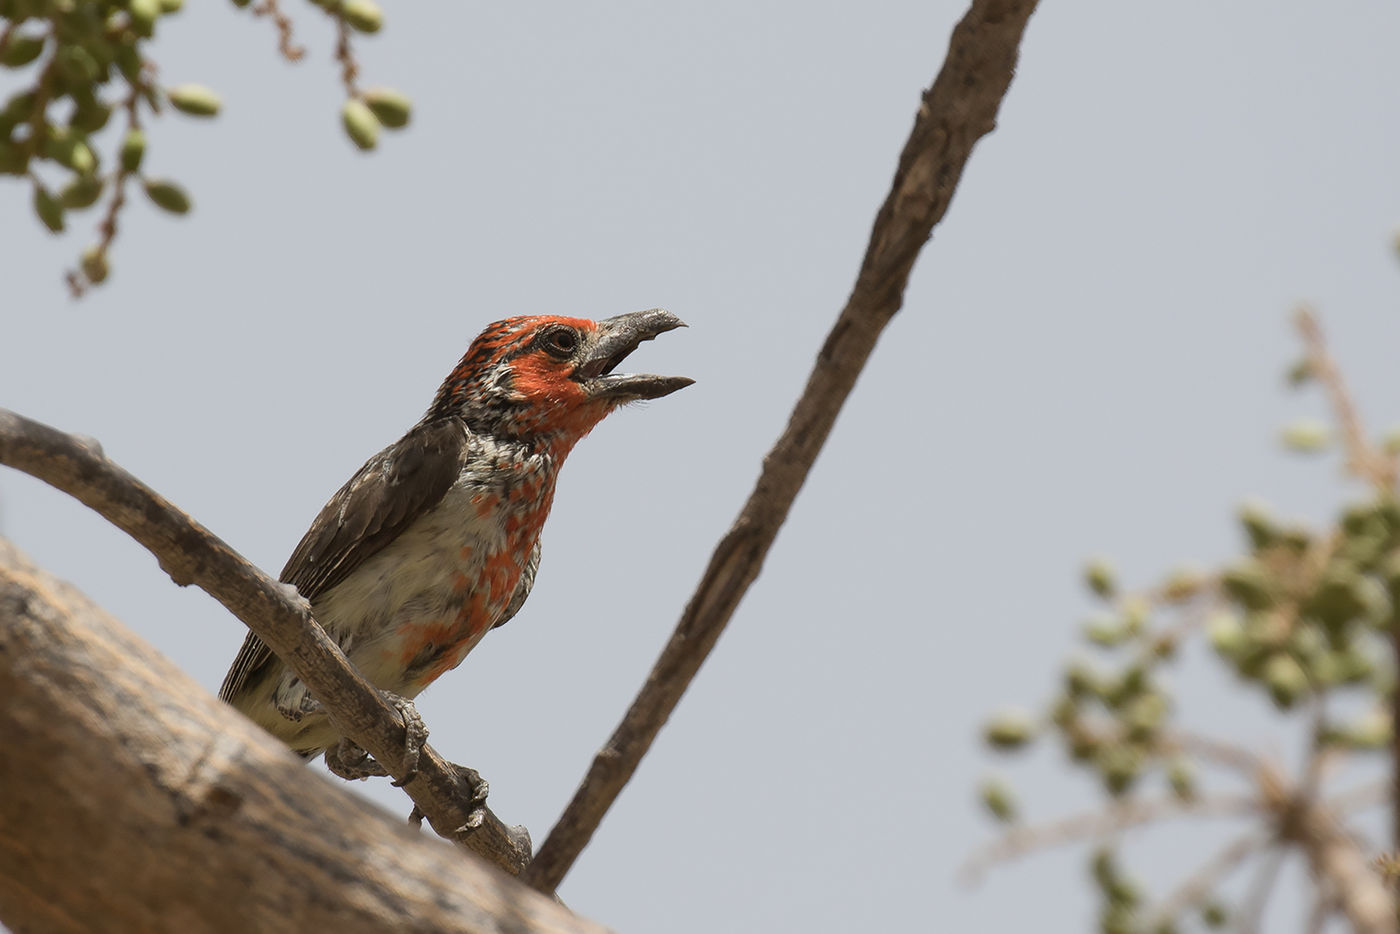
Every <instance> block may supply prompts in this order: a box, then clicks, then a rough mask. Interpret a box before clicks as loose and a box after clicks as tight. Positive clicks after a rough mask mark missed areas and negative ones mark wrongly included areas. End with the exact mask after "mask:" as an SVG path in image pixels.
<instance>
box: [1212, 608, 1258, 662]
mask: <svg viewBox="0 0 1400 934" xmlns="http://www.w3.org/2000/svg"><path fill="white" fill-rule="evenodd" d="M1206 636H1207V638H1209V639H1210V644H1211V647H1212V648H1214V649H1215V651H1216V652H1217V653H1218V654H1220V655H1222V656H1224V657H1225V658H1226V659H1229V660H1231V661H1233V660H1234V659H1236V658H1238V657H1239V656H1240V655H1242V654H1243V653H1244V650H1245V648H1246V646H1247V644H1248V642H1249V638H1248V637H1247V636H1246V635H1245V631H1244V626H1243V625H1241V623H1240V619H1239V617H1238V616H1236V615H1235V614H1233V613H1225V612H1220V613H1213V614H1211V616H1210V618H1209V619H1207V620H1206Z"/></svg>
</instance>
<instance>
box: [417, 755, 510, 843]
mask: <svg viewBox="0 0 1400 934" xmlns="http://www.w3.org/2000/svg"><path fill="white" fill-rule="evenodd" d="M447 767H448V769H450V770H451V772H452V775H453V777H454V778H455V779H456V780H457V785H458V791H459V794H460V795H461V799H462V800H463V801H464V802H465V804H466V806H467V819H466V820H465V821H463V822H462V826H460V827H458V828H456V829H455V830H453V834H454V835H456V836H459V837H464V836H466V835H467V834H469V833H471V832H472V831H473V830H476V829H477V828H478V827H480V826H481V825H482V824H484V823H485V822H486V796H487V795H489V794H490V793H491V785H490V784H489V783H488V782H487V781H486V779H484V778H482V777H481V773H480V772H478V771H477V770H476V769H469V768H467V767H466V766H465V765H457V764H456V763H455V762H449V763H447ZM424 816H425V815H424V814H423V812H422V811H421V810H420V809H419V808H418V806H417V805H416V804H415V805H414V806H413V811H412V812H411V813H410V814H409V815H408V820H409V823H411V824H413V825H414V826H416V827H421V826H423V818H424Z"/></svg>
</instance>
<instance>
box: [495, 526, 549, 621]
mask: <svg viewBox="0 0 1400 934" xmlns="http://www.w3.org/2000/svg"><path fill="white" fill-rule="evenodd" d="M539 569H540V543H539V542H535V548H534V550H533V551H531V552H530V560H529V561H526V562H525V570H524V571H522V572H521V574H520V583H518V584H516V585H515V593H513V594H511V595H510V603H508V604H506V611H505V612H504V613H502V614H501V618H500V619H498V620H496V625H494V626H492V627H491V628H492V629H500V628H501V627H502V626H504V625H505V624H506V623H508V622H510V620H511V617H513V616H515V614H516V613H519V612H520V608H521V607H522V606H524V605H525V598H526V597H528V596H530V588H532V587H534V586H535V574H536V573H537V572H538V571H539Z"/></svg>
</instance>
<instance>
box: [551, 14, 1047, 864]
mask: <svg viewBox="0 0 1400 934" xmlns="http://www.w3.org/2000/svg"><path fill="white" fill-rule="evenodd" d="M1035 6H1036V3H1035V0H973V3H972V5H971V8H970V9H969V10H968V12H967V14H966V15H965V16H964V17H963V19H962V21H961V22H960V23H958V25H957V27H956V28H955V29H954V31H953V36H952V41H951V42H950V44H949V48H948V55H947V58H946V60H945V61H944V64H943V68H942V70H941V71H940V72H939V75H938V78H937V79H936V80H935V81H934V83H933V87H931V88H930V89H929V90H928V91H926V92H925V93H924V96H923V102H922V104H921V106H920V107H919V113H918V117H917V119H916V120H915V122H914V129H913V131H912V132H911V133H910V136H909V140H908V142H907V143H906V144H905V147H904V152H903V153H902V154H901V156H900V159H899V167H898V169H897V170H896V172H895V177H894V184H893V187H892V188H891V190H890V193H889V196H888V197H887V198H886V199H885V203H884V205H883V206H882V207H881V208H880V212H879V214H878V215H877V216H876V219H875V225H874V229H873V230H872V231H871V234H870V243H869V246H868V247H867V249H866V253H865V259H864V261H863V262H862V264H861V268H860V274H859V276H858V277H857V279H856V284H855V288H854V290H853V291H852V293H851V296H850V298H849V299H848V300H847V302H846V307H845V308H844V309H843V310H842V312H841V315H840V317H839V318H838V319H837V321H836V324H835V326H834V327H833V328H832V330H831V333H830V334H829V335H828V336H827V339H826V343H825V344H824V345H823V347H822V349H821V351H820V353H819V354H818V356H817V362H816V366H815V367H814V368H813V370H812V374H811V376H810V377H809V379H808V381H807V386H806V389H805V390H803V393H802V396H801V398H800V399H798V401H797V405H796V407H795V408H794V409H793V412H792V416H791V418H790V419H789V421H788V425H787V429H786V430H785V431H784V432H783V435H782V436H781V437H780V438H779V439H778V441H777V443H776V444H775V445H774V446H773V449H772V450H771V451H770V452H769V453H768V456H767V457H766V458H764V461H763V472H762V474H761V475H760V477H759V479H758V483H757V485H756V486H755V487H754V491H753V493H752V494H751V495H750V496H749V499H748V502H746V503H745V504H744V507H743V509H742V510H741V511H740V513H739V516H738V518H737V519H736V520H735V522H734V525H733V527H732V528H731V529H730V531H729V532H728V533H727V534H726V535H725V536H724V538H723V539H721V540H720V542H719V544H718V545H717V546H716V547H715V550H714V554H713V555H712V556H711V558H710V563H709V566H708V567H707V568H706V569H705V572H704V575H703V576H702V577H701V579H700V583H699V585H698V587H697V588H696V591H695V594H694V595H693V596H692V597H691V599H690V602H689V603H688V604H687V606H686V608H685V611H684V612H683V613H682V615H681V619H680V622H679V623H678V624H677V626H676V629H675V632H674V634H673V635H672V636H671V640H670V642H669V643H668V644H667V645H666V647H665V649H663V650H662V653H661V656H660V658H658V659H657V661H656V664H655V666H654V667H653V668H652V670H651V673H650V674H649V675H648V676H647V680H646V683H645V685H643V687H642V689H641V692H640V693H639V694H638V695H637V697H636V699H635V700H634V701H633V703H632V706H631V708H630V709H628V711H627V713H626V715H625V716H624V717H623V720H622V722H621V723H620V724H619V725H618V727H617V729H616V730H615V731H614V732H613V734H612V737H611V738H610V739H609V740H608V742H607V745H605V746H604V747H603V749H602V750H601V751H599V753H598V754H597V756H596V757H595V758H594V760H593V763H592V765H591V766H590V768H589V770H588V774H587V775H586V776H585V777H584V779H583V782H582V784H581V785H580V786H579V788H578V791H577V792H576V793H575V794H574V797H573V800H572V801H570V802H569V805H568V807H567V808H566V809H565V811H564V814H563V816H562V817H561V818H560V819H559V822H558V823H557V824H556V825H555V827H554V829H553V831H551V833H550V835H549V838H548V839H547V840H546V841H545V843H544V845H543V846H542V847H541V848H540V851H539V853H538V855H536V857H535V860H534V861H533V862H532V863H531V864H530V867H529V868H528V869H527V870H526V873H525V879H526V881H527V882H529V883H530V884H531V885H533V886H534V887H535V888H536V889H538V890H540V891H545V892H548V891H553V890H554V889H555V888H557V887H558V885H559V883H560V881H562V880H563V878H564V876H565V875H566V874H567V873H568V871H569V869H570V868H571V867H572V866H573V864H574V861H575V860H576V859H577V858H578V856H579V854H580V853H581V852H582V851H583V848H584V847H585V846H586V845H587V844H588V841H589V839H591V838H592V836H593V833H594V831H595V830H596V829H597V828H598V824H599V823H600V822H601V821H602V819H603V815H604V814H606V813H607V811H608V808H609V807H611V805H612V803H613V801H614V800H616V798H617V796H618V794H619V793H621V791H622V788H623V786H625V785H626V784H627V781H628V779H630V778H631V776H632V773H633V772H634V771H635V770H636V768H637V765H638V763H639V762H640V761H641V759H642V757H643V756H644V755H645V754H646V752H647V750H648V749H650V748H651V744H652V741H653V740H654V739H655V738H656V735H657V733H659V732H660V730H661V727H662V725H664V724H665V722H666V720H667V718H669V717H670V715H671V712H672V711H673V710H674V709H675V707H676V704H677V703H679V702H680V698H681V695H682V694H684V693H685V690H686V688H687V686H689V684H690V682H691V680H692V679H693V678H694V677H695V674H696V672H698V671H699V669H700V666H701V664H702V663H703V662H704V660H705V658H706V657H707V656H708V655H709V653H710V651H711V649H713V648H714V645H715V642H716V640H718V638H719V636H720V633H721V632H723V631H724V627H725V625H726V624H727V623H728V622H729V619H730V617H731V616H732V615H733V614H734V611H735V609H736V608H737V607H738V605H739V601H740V600H741V599H743V596H744V594H745V592H747V590H748V588H749V585H750V584H752V583H753V581H754V579H755V578H757V577H758V573H759V570H760V568H761V567H762V565H763V560H764V557H765V556H766V555H767V553H768V549H769V548H770V547H771V546H772V544H773V540H774V538H775V537H776V536H777V534H778V529H779V528H780V527H781V526H782V524H783V521H784V520H785V519H786V518H787V514H788V510H789V509H790V508H791V507H792V503H793V500H794V498H795V497H796V496H797V492H798V490H799V489H801V487H802V484H803V482H804V481H805V480H806V478H807V473H808V471H809V470H810V469H811V467H812V464H813V462H814V461H815V460H816V457H817V453H818V452H819V451H820V450H821V448H822V445H823V444H824V443H825V442H826V438H827V435H828V434H829V433H830V432H831V427H832V425H833V424H834V423H835V421H836V416H837V414H838V413H839V412H840V410H841V406H842V404H843V403H844V402H845V400H846V397H847V396H848V395H850V392H851V389H852V388H853V387H854V386H855V382H856V378H857V377H858V376H859V375H860V372H861V370H862V369H863V368H864V366H865V362H866V360H867V359H868V358H869V356H870V353H871V351H872V350H874V348H875V342H876V340H877V339H878V338H879V336H880V332H881V331H882V330H883V329H884V327H885V325H886V324H888V323H889V321H890V319H891V318H892V317H893V316H894V314H895V312H897V311H898V310H899V308H900V306H901V305H902V304H903V301H904V289H905V285H906V284H907V282H908V280H909V273H910V270H911V269H912V268H913V266H914V261H915V260H916V259H917V258H918V255H919V251H920V250H921V249H922V248H923V245H924V243H925V242H926V241H927V240H928V238H929V236H930V234H931V233H932V231H933V227H934V225H935V224H936V223H938V221H939V220H941V219H942V217H943V215H944V213H945V212H946V211H947V210H948V205H949V202H950V201H951V200H952V197H953V191H954V189H955V188H956V187H957V183H958V180H959V178H961V176H962V172H963V168H964V166H966V164H967V160H968V157H969V156H970V155H971V153H972V148H973V146H974V145H975V144H976V143H977V141H978V140H979V139H981V138H982V137H983V136H985V135H986V134H987V133H990V132H991V131H992V129H993V128H994V127H995V125H996V116H997V110H998V108H999V107H1000V106H1001V101H1002V98H1003V97H1004V96H1005V95H1006V91H1007V89H1008V88H1009V87H1010V84H1011V77H1012V74H1013V73H1014V71H1015V67H1016V58H1017V51H1018V47H1019V45H1020V41H1021V36H1022V34H1023V32H1024V31H1025V26H1026V22H1027V20H1028V19H1029V18H1030V15H1031V13H1032V11H1034V9H1035Z"/></svg>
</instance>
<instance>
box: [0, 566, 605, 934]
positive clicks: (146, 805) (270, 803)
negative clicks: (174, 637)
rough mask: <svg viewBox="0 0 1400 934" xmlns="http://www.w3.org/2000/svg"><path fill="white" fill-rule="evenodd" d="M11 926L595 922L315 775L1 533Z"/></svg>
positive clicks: (406, 926) (0, 799) (0, 849)
mask: <svg viewBox="0 0 1400 934" xmlns="http://www.w3.org/2000/svg"><path fill="white" fill-rule="evenodd" d="M0 921H3V922H4V923H5V924H6V925H8V926H9V927H10V928H11V929H13V930H14V931H16V932H17V934H23V932H29V931H44V932H49V931H74V932H79V931H81V932H87V931H97V930H101V931H143V932H146V931H152V932H155V931H180V932H204V931H238V932H246V931H259V932H279V931H297V932H302V931H308V930H333V931H335V932H336V934H349V932H354V931H374V932H383V931H386V930H393V931H502V932H503V931H512V932H520V931H555V932H585V931H587V932H595V931H601V930H602V929H601V928H599V927H597V926H596V925H593V924H592V923H590V922H586V921H583V920H580V919H578V918H576V917H574V916H573V915H571V914H570V913H569V912H568V911H567V910H566V909H564V908H563V907H562V906H560V905H558V904H556V903H554V902H553V901H551V900H549V899H547V898H544V897H542V896H540V895H537V894H536V893H534V892H532V891H530V890H528V889H527V888H526V887H524V886H523V885H521V884H519V883H518V882H516V881H515V880H514V879H512V878H510V877H508V876H506V875H504V874H502V873H500V872H498V871H497V870H495V869H494V868H491V867H489V866H487V865H485V864H484V863H482V862H480V861H479V860H478V859H476V858H474V857H471V856H468V855H467V854H464V853H463V852H461V851H460V850H457V849H454V848H453V847H451V846H450V845H448V844H446V843H442V842H439V841H437V840H436V839H433V838H430V837H427V836H425V835H424V834H422V833H421V832H419V831H418V830H416V829H414V828H412V827H411V826H409V825H408V824H407V823H405V822H404V821H403V820H402V819H400V818H396V817H394V816H393V815H390V814H388V813H387V812H385V811H383V810H381V809H379V808H377V807H375V806H374V805H372V804H370V803H368V802H366V801H363V800H361V799H359V798H358V797H356V796H354V795H352V794H350V793H348V792H347V791H346V790H344V789H341V788H337V787H335V786H334V785H332V784H331V783H330V782H329V781H327V780H325V779H323V778H322V777H321V776H320V775H319V774H317V773H314V772H312V771H310V770H308V769H307V768H306V767H305V766H304V765H303V764H302V763H301V761H300V760H298V759H297V758H296V757H295V756H294V755H293V754H292V753H291V752H289V751H288V750H287V749H285V748H283V747H282V746H281V745H280V744H278V743H277V742H276V741H274V740H273V739H272V738H271V737H268V736H266V735H265V734H264V733H263V732H262V731H261V730H259V729H258V728H257V727H255V726H254V725H253V724H252V723H250V722H248V721H247V720H245V719H243V718H242V717H241V716H239V715H238V714H237V713H235V712H234V711H233V710H232V709H230V708H228V707H226V706H224V705H223V704H221V703H220V702H219V701H218V700H216V699H215V698H214V697H213V696H212V695H210V694H209V693H207V692H206V691H205V690H204V689H203V688H201V687H200V686H199V685H198V684H196V683H195V682H194V681H192V680H191V679H190V678H189V677H188V676H187V675H185V674H183V673H182V672H180V671H179V670H177V669H176V668H175V666H174V665H172V664H171V663H170V662H169V661H168V660H166V659H165V658H163V657H161V656H160V655H159V654H158V653H157V652H156V651H155V650H154V649H153V648H151V647H150V646H148V645H146V644H145V643H143V642H141V641H140V640H139V639H138V638H137V637H136V636H135V635H133V634H132V633H131V632H129V631H128V630H126V629H125V628H124V627H122V626H121V624H119V623H118V622H116V621H115V620H114V619H112V618H111V617H110V616H108V615H107V614H106V613H105V612H103V611H102V610H101V609H100V608H99V607H97V606H95V605H94V604H93V603H92V602H91V601H89V600H88V599H87V598H86V597H84V596H83V595H82V594H80V593H78V592H77V590H76V589H75V588H73V587H72V586H71V585H69V584H66V583H64V582H62V581H59V580H57V579H55V578H53V577H52V576H50V575H48V574H46V573H44V572H43V571H40V570H39V569H37V568H35V567H34V566H33V565H32V564H31V563H30V562H29V561H28V560H27V559H26V558H25V557H24V556H23V555H22V554H21V553H20V552H19V551H18V550H17V549H15V548H14V547H13V546H12V545H10V544H9V543H7V542H4V541H3V540H0Z"/></svg>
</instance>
